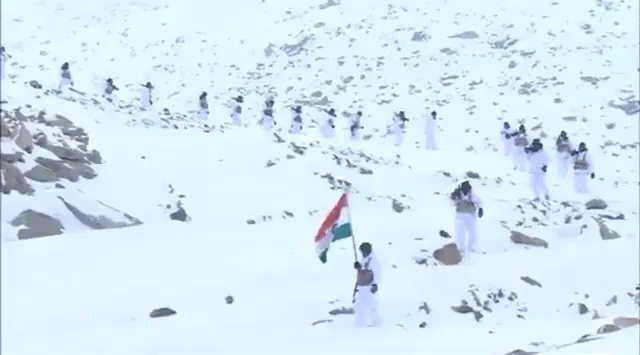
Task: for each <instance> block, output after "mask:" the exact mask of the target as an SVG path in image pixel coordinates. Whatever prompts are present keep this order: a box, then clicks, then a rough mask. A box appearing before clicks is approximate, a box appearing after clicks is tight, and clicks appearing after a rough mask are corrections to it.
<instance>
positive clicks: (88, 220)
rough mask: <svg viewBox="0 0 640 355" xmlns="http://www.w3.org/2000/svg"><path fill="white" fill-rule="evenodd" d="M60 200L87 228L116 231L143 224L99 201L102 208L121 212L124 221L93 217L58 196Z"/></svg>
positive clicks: (100, 216) (98, 216)
mask: <svg viewBox="0 0 640 355" xmlns="http://www.w3.org/2000/svg"><path fill="white" fill-rule="evenodd" d="M58 198H59V199H60V201H62V203H63V204H64V206H65V207H66V208H67V209H68V210H69V212H71V214H73V215H74V216H75V217H76V218H77V219H78V221H80V223H82V224H84V225H85V226H87V227H89V228H91V229H114V228H123V227H132V226H136V225H139V224H142V221H140V220H139V219H137V218H135V217H133V216H130V215H128V214H126V213H123V212H120V211H118V210H117V209H115V208H113V207H109V206H107V205H105V204H103V203H101V202H100V201H97V202H98V203H99V204H101V205H102V206H104V207H107V208H109V209H111V210H113V211H116V212H119V213H120V214H121V215H122V216H124V220H123V221H114V220H112V219H111V218H109V217H107V216H104V215H92V214H90V213H88V212H83V211H81V210H80V209H78V208H77V207H76V206H74V205H72V204H71V203H69V202H68V201H66V200H65V199H64V198H62V197H60V196H58Z"/></svg>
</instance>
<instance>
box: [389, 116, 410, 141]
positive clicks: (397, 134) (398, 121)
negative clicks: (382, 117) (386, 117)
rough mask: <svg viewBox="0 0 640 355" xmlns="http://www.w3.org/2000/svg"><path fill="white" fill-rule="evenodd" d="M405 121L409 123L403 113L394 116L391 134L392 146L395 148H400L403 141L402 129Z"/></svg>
mask: <svg viewBox="0 0 640 355" xmlns="http://www.w3.org/2000/svg"><path fill="white" fill-rule="evenodd" d="M407 121H409V119H408V118H407V116H406V115H405V113H404V111H399V112H398V113H397V114H395V116H394V119H393V125H392V127H391V133H393V137H394V144H395V145H396V146H400V145H401V144H402V142H403V141H404V128H405V126H406V122H407Z"/></svg>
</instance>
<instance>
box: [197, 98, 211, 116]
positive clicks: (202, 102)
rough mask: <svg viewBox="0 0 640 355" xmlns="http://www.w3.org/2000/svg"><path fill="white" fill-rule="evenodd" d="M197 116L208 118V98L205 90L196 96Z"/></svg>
mask: <svg viewBox="0 0 640 355" xmlns="http://www.w3.org/2000/svg"><path fill="white" fill-rule="evenodd" d="M198 117H200V119H201V120H206V119H208V118H209V100H208V94H207V92H206V91H203V92H202V94H200V96H199V97H198Z"/></svg>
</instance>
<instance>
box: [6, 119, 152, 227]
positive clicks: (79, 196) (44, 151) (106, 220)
mask: <svg viewBox="0 0 640 355" xmlns="http://www.w3.org/2000/svg"><path fill="white" fill-rule="evenodd" d="M25 112H26V109H16V110H13V111H3V117H2V126H1V136H2V149H1V150H2V153H1V154H0V176H1V177H2V179H1V181H0V183H1V188H2V193H3V194H5V195H7V196H5V197H4V198H3V199H2V214H3V215H4V216H7V218H8V221H9V223H8V225H10V226H11V227H13V228H15V229H11V227H9V226H7V225H4V224H3V239H5V240H6V239H8V240H13V239H18V240H20V239H30V238H37V237H44V236H51V235H57V234H61V233H63V232H65V231H69V230H70V229H72V230H75V231H79V230H78V226H83V227H84V228H86V229H110V228H122V227H127V226H133V225H138V224H140V223H142V222H141V221H140V220H138V219H137V218H135V217H133V216H130V215H128V214H126V213H124V212H121V211H119V210H117V209H116V208H113V207H110V206H108V205H105V204H104V203H102V202H100V201H98V200H96V199H92V198H91V197H89V196H87V195H86V194H84V193H83V192H80V191H79V190H78V189H74V188H73V186H72V185H70V183H78V182H81V181H82V180H83V179H87V180H90V179H94V178H96V177H97V176H98V174H97V172H96V170H95V168H94V167H97V166H98V165H100V164H102V163H103V159H102V156H101V155H100V153H99V152H98V151H97V150H95V149H89V136H88V134H87V132H85V130H84V129H82V128H81V127H78V126H76V125H75V124H74V123H73V122H72V121H71V120H70V119H68V118H66V117H64V116H62V115H57V114H54V115H50V114H48V113H46V112H44V111H38V112H35V113H25ZM78 222H79V223H78ZM72 226H74V227H72ZM8 234H15V235H8Z"/></svg>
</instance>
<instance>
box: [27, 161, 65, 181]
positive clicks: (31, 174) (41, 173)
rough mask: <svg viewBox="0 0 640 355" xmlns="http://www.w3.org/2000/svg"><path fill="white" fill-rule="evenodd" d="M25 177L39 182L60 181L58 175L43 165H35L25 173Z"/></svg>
mask: <svg viewBox="0 0 640 355" xmlns="http://www.w3.org/2000/svg"><path fill="white" fill-rule="evenodd" d="M24 177H26V178H27V179H31V180H33V181H38V182H54V181H58V180H60V179H59V178H58V175H56V173H54V172H53V171H52V170H51V169H49V168H46V167H44V166H42V165H35V166H34V167H33V168H31V169H29V170H28V171H27V172H26V173H24Z"/></svg>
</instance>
